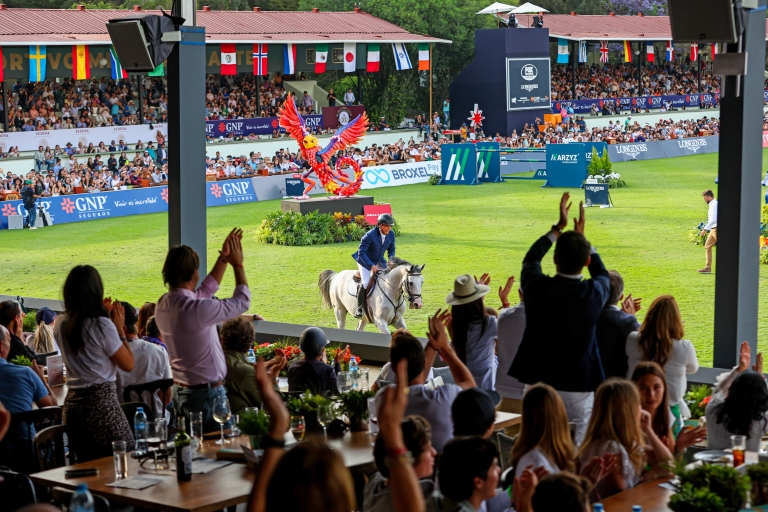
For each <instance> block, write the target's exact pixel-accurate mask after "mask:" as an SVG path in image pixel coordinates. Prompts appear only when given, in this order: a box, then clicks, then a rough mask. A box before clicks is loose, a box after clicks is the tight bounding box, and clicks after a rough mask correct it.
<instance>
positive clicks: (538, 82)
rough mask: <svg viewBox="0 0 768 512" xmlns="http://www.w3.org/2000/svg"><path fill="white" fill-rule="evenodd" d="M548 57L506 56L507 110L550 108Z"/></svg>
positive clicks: (550, 84)
mask: <svg viewBox="0 0 768 512" xmlns="http://www.w3.org/2000/svg"><path fill="white" fill-rule="evenodd" d="M549 75H550V70H549V58H548V57H541V58H535V57H531V58H507V110H531V109H535V108H550V107H551V105H552V99H551V92H550V88H551V87H552V82H551V81H550V76H549Z"/></svg>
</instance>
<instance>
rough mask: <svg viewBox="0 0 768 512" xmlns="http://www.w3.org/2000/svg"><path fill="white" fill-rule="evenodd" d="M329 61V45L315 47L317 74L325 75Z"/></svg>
mask: <svg viewBox="0 0 768 512" xmlns="http://www.w3.org/2000/svg"><path fill="white" fill-rule="evenodd" d="M327 61H328V45H327V44H318V45H317V46H315V73H325V63H326V62H327Z"/></svg>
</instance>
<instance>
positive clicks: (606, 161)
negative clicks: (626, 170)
mask: <svg viewBox="0 0 768 512" xmlns="http://www.w3.org/2000/svg"><path fill="white" fill-rule="evenodd" d="M592 149H594V148H592ZM600 167H601V168H602V169H603V174H611V173H612V172H613V164H612V163H611V157H610V155H608V148H606V149H604V150H603V156H602V157H601V158H600Z"/></svg>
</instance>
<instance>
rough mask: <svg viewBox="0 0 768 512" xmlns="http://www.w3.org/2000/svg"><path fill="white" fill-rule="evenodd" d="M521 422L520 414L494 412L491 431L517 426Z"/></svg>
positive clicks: (521, 416)
mask: <svg viewBox="0 0 768 512" xmlns="http://www.w3.org/2000/svg"><path fill="white" fill-rule="evenodd" d="M522 422H523V415H522V414H515V413H513V412H501V411H496V421H494V422H493V430H501V429H503V428H507V427H511V426H512V425H519V424H520V423H522Z"/></svg>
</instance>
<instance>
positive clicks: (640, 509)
mask: <svg viewBox="0 0 768 512" xmlns="http://www.w3.org/2000/svg"><path fill="white" fill-rule="evenodd" d="M632 512H643V507H641V506H640V505H633V506H632Z"/></svg>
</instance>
